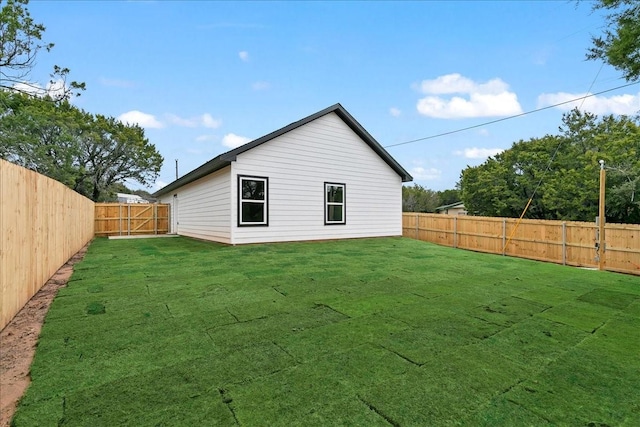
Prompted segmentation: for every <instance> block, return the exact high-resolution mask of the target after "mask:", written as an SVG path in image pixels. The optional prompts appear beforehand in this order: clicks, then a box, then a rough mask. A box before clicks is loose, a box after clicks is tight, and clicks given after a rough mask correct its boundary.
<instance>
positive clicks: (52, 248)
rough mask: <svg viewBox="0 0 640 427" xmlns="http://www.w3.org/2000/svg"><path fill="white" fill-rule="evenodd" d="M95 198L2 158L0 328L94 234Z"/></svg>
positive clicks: (0, 191) (0, 183) (0, 195)
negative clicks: (90, 198)
mask: <svg viewBox="0 0 640 427" xmlns="http://www.w3.org/2000/svg"><path fill="white" fill-rule="evenodd" d="M93 215H94V208H93V202H92V201H91V200H89V199H87V198H85V197H83V196H81V195H80V194H78V193H76V192H75V191H73V190H71V189H69V188H67V187H65V186H64V185H63V184H61V183H59V182H57V181H54V180H53V179H51V178H47V177H46V176H44V175H40V174H38V173H36V172H33V171H30V170H28V169H25V168H22V167H20V166H16V165H14V164H12V163H9V162H7V161H5V160H1V159H0V290H1V292H2V300H1V301H0V330H1V329H3V328H4V327H5V326H6V325H7V324H8V323H9V322H10V321H11V319H12V318H13V316H15V315H16V314H17V313H18V311H20V309H21V308H22V307H23V306H24V305H25V304H26V303H27V301H29V299H31V297H33V296H34V295H35V294H36V292H38V290H40V288H41V287H42V286H43V285H44V284H45V283H46V282H47V280H48V279H49V278H50V277H51V276H52V275H53V274H54V273H55V272H56V271H57V270H58V269H59V268H60V267H61V266H62V265H64V263H65V262H67V261H68V260H69V259H70V258H71V257H72V256H73V255H74V254H75V253H76V252H78V251H79V250H80V249H82V247H83V246H84V245H85V244H87V242H89V241H90V240H91V239H92V238H93V224H94V220H93Z"/></svg>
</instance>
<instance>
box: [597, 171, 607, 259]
mask: <svg viewBox="0 0 640 427" xmlns="http://www.w3.org/2000/svg"><path fill="white" fill-rule="evenodd" d="M606 180H607V173H606V171H605V170H604V160H600V202H599V205H598V216H599V221H598V270H604V266H605V252H606V247H605V246H606V239H605V236H604V225H605V217H604V196H605V183H606Z"/></svg>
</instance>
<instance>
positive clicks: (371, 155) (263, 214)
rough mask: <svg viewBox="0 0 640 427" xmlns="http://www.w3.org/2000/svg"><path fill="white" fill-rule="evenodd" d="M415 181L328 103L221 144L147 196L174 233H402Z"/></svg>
mask: <svg viewBox="0 0 640 427" xmlns="http://www.w3.org/2000/svg"><path fill="white" fill-rule="evenodd" d="M412 179H413V178H412V177H411V175H409V173H408V172H407V171H406V170H404V169H403V168H402V166H400V164H399V163H398V162H396V161H395V160H394V159H393V158H392V157H391V156H390V155H389V153H387V152H386V151H385V149H384V148H382V146H381V145H380V144H379V143H378V142H377V141H376V140H375V139H374V138H373V137H372V136H371V135H369V133H368V132H367V131H366V130H365V129H364V128H363V127H362V126H361V125H360V124H359V123H358V122H357V121H356V120H355V119H354V118H353V117H352V116H351V115H350V114H349V113H348V112H347V111H346V110H345V109H344V108H343V107H342V105H340V104H336V105H333V106H331V107H329V108H326V109H324V110H322V111H319V112H317V113H315V114H312V115H311V116H309V117H306V118H304V119H302V120H299V121H297V122H295V123H292V124H290V125H288V126H285V127H283V128H282V129H279V130H277V131H275V132H272V133H270V134H268V135H265V136H263V137H261V138H258V139H256V140H254V141H252V142H249V143H247V144H245V145H242V146H240V147H238V148H235V149H233V150H231V151H228V152H226V153H224V154H221V155H219V156H218V157H216V158H214V159H212V160H210V161H209V162H207V163H205V164H203V165H202V166H200V167H198V168H197V169H195V170H193V171H191V172H189V173H188V174H186V175H184V176H182V177H181V178H179V179H177V180H176V181H174V182H172V183H171V184H169V185H167V186H166V187H164V188H162V189H161V190H159V191H157V192H156V193H155V194H153V196H154V197H156V198H158V199H159V201H160V202H161V203H169V204H171V229H172V232H174V233H177V234H180V235H184V236H190V237H195V238H199V239H206V240H213V241H216V242H222V243H228V244H234V245H235V244H244V243H262V242H283V241H296V240H321V239H345V238H358V237H377V236H399V235H402V183H403V182H408V181H411V180H412Z"/></svg>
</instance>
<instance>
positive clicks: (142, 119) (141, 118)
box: [118, 110, 164, 129]
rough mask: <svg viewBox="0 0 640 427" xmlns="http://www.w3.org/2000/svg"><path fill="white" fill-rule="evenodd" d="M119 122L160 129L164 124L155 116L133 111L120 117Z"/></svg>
mask: <svg viewBox="0 0 640 427" xmlns="http://www.w3.org/2000/svg"><path fill="white" fill-rule="evenodd" d="M118 120H120V121H121V122H122V123H125V124H130V125H139V126H140V127H143V128H149V129H160V128H163V127H164V124H163V123H162V122H160V121H159V120H158V119H156V117H155V116H154V115H153V114H147V113H143V112H142V111H138V110H132V111H127V112H126V113H124V114H120V115H119V116H118Z"/></svg>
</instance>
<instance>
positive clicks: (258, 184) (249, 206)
mask: <svg viewBox="0 0 640 427" xmlns="http://www.w3.org/2000/svg"><path fill="white" fill-rule="evenodd" d="M268 193H269V178H265V177H259V176H241V175H238V226H252V225H253V226H255V225H269V198H268Z"/></svg>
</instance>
